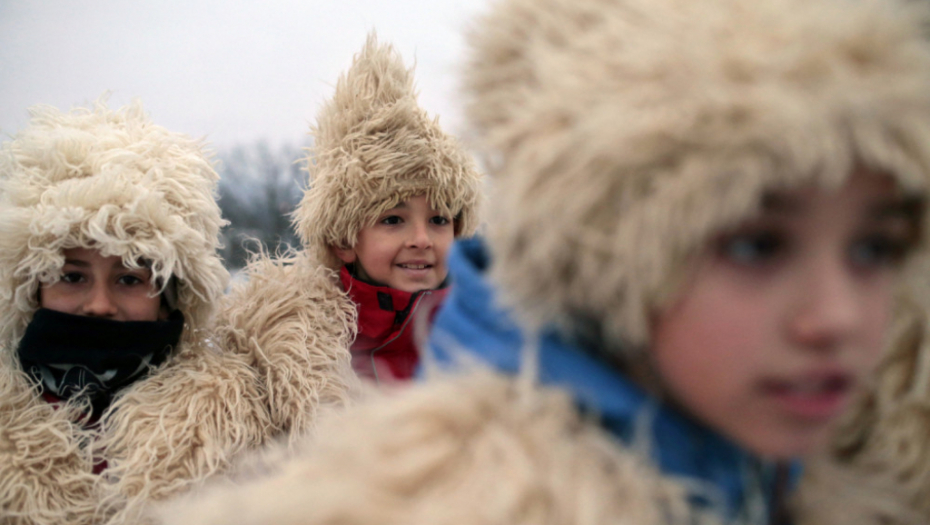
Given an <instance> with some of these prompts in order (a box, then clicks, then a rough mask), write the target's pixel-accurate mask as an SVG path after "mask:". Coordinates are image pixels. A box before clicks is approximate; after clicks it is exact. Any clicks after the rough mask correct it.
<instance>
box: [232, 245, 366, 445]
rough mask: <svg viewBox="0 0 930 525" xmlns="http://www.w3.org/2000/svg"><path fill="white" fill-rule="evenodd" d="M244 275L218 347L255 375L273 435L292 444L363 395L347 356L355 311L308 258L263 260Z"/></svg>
mask: <svg viewBox="0 0 930 525" xmlns="http://www.w3.org/2000/svg"><path fill="white" fill-rule="evenodd" d="M243 272H244V274H245V276H246V279H245V282H242V283H240V284H237V285H235V286H234V287H233V289H232V290H231V291H230V293H229V295H228V296H227V297H226V298H225V299H224V300H223V302H222V303H221V306H220V310H219V314H218V316H217V327H216V336H215V337H216V341H217V344H218V345H219V346H221V347H222V348H223V349H224V351H228V352H233V353H237V354H241V355H244V356H246V358H247V360H248V362H249V364H250V366H252V367H254V368H255V369H256V370H257V372H258V375H259V380H260V382H261V384H262V385H263V396H264V399H263V401H264V406H265V407H266V409H267V411H268V413H269V414H270V418H271V422H272V424H273V425H274V426H275V432H276V433H287V434H288V435H289V436H290V439H292V440H293V439H296V437H297V436H299V435H302V434H305V433H307V432H310V431H312V430H313V428H314V426H315V424H316V419H317V417H318V415H319V413H320V412H321V411H322V410H324V409H326V408H328V407H338V406H343V405H345V404H346V403H347V402H348V400H349V398H350V393H351V392H353V391H355V390H356V389H357V388H358V379H357V377H356V376H355V373H354V372H353V371H352V366H351V357H350V354H349V350H348V348H349V345H350V344H351V342H352V341H353V340H354V339H355V332H356V327H357V322H356V317H357V314H356V308H355V304H354V303H353V302H352V300H351V299H349V297H348V296H347V295H346V294H345V292H343V291H342V289H341V287H340V285H339V284H338V278H337V276H336V275H335V274H334V273H333V272H332V271H331V270H329V269H327V268H325V267H323V266H322V265H321V264H320V263H318V262H316V261H314V260H312V259H310V258H309V257H307V255H306V254H305V253H291V254H286V255H284V256H282V257H280V258H278V259H271V258H269V257H268V256H266V255H259V256H258V257H256V258H255V259H254V260H252V261H251V262H250V263H249V265H248V266H247V267H246V268H245V269H244V270H243Z"/></svg>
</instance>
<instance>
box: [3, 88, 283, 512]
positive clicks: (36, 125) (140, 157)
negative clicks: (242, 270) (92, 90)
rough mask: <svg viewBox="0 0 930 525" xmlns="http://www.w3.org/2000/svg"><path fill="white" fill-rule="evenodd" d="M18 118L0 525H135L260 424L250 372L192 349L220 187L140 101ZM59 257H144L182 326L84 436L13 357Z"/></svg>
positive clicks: (219, 276)
mask: <svg viewBox="0 0 930 525" xmlns="http://www.w3.org/2000/svg"><path fill="white" fill-rule="evenodd" d="M31 114H32V121H31V123H30V125H29V126H28V127H27V128H25V129H24V130H23V131H21V132H20V133H18V134H17V135H16V136H15V137H13V139H12V140H11V141H8V142H5V143H4V144H3V146H2V152H0V522H2V523H4V524H17V525H19V524H22V525H26V524H31V525H32V524H34V525H39V524H53V523H54V524H62V523H68V524H85V523H102V522H106V521H107V520H110V519H112V520H113V521H114V522H122V521H126V522H134V521H135V516H137V514H138V512H140V511H141V509H142V508H143V507H144V505H145V504H146V503H147V502H149V501H152V500H157V499H163V498H165V497H167V496H169V495H172V494H176V493H178V492H181V491H183V490H186V489H187V488H189V487H191V486H192V485H196V484H198V483H200V482H201V481H202V480H204V479H205V478H207V477H209V476H210V475H212V474H215V473H217V472H220V471H222V470H223V469H225V468H226V466H227V465H228V464H229V462H230V460H231V458H232V457H233V456H235V455H236V454H237V453H239V452H241V451H244V450H245V449H248V448H250V447H254V446H256V445H257V444H258V443H260V442H261V436H262V435H263V432H264V430H265V429H266V428H267V427H268V426H269V422H268V420H267V417H266V416H265V412H264V411H262V410H260V404H259V402H260V400H261V396H260V392H261V390H260V388H259V383H258V378H257V376H256V375H255V372H254V370H253V369H251V368H250V367H249V366H248V364H247V363H246V362H245V360H244V359H243V358H242V357H241V356H238V355H234V354H228V353H222V352H219V351H218V350H217V348H215V347H213V346H211V345H210V344H209V342H208V341H206V340H205V330H206V329H208V328H209V322H210V319H211V316H212V311H213V308H214V304H213V303H214V302H215V301H216V300H217V299H218V298H219V297H220V296H221V295H222V293H223V290H224V288H225V286H226V282H227V279H228V274H227V272H226V270H225V269H224V268H223V265H222V264H221V261H220V260H219V257H218V256H217V254H216V248H217V245H218V232H219V228H220V226H221V225H222V224H223V221H222V219H221V218H220V212H219V208H218V206H217V205H216V201H215V199H214V191H215V187H216V181H217V178H218V177H217V175H216V172H215V171H214V170H213V167H212V164H211V161H210V156H209V154H208V153H207V152H206V151H205V149H204V146H203V144H202V143H200V142H199V141H195V140H192V139H190V138H189V137H187V136H184V135H181V134H177V133H172V132H170V131H168V130H166V129H164V128H162V127H160V126H157V125H155V124H153V123H152V122H151V121H150V120H149V118H148V116H147V115H146V114H145V113H144V111H143V110H142V107H141V105H140V104H138V103H135V104H133V105H130V106H128V107H125V108H122V109H119V110H111V109H109V108H107V107H106V104H105V102H104V101H100V102H98V103H97V104H95V105H94V106H93V107H91V108H81V109H75V110H73V111H71V112H70V113H63V112H60V111H58V110H57V109H55V108H51V107H36V108H33V109H32V110H31ZM73 247H82V248H88V249H95V250H99V252H100V253H102V254H103V255H105V256H111V255H113V256H118V257H121V258H122V259H123V264H124V265H126V266H130V267H132V266H137V265H138V264H139V261H142V260H144V261H147V263H148V265H149V267H150V268H151V272H152V275H153V277H152V279H153V284H155V285H156V286H157V285H159V284H160V283H162V284H166V283H168V281H169V278H171V277H172V276H173V277H174V278H175V279H176V281H177V296H178V297H177V308H178V309H179V310H180V311H181V312H182V313H183V314H184V316H185V319H186V324H185V327H184V331H183V333H182V336H181V340H180V342H179V344H178V347H177V348H176V349H175V351H174V352H173V354H172V355H171V356H170V357H169V359H168V360H167V361H166V362H165V363H163V364H162V365H161V366H159V367H158V368H157V369H155V370H153V371H152V372H151V373H150V374H149V375H148V376H146V377H145V378H143V379H140V380H138V381H137V382H135V383H133V384H132V385H130V386H127V387H126V388H124V389H123V390H121V391H120V392H119V393H118V395H117V397H116V398H115V400H114V401H113V403H112V404H111V405H110V407H109V408H108V409H107V411H106V412H105V413H104V414H103V415H102V417H101V419H100V421H99V424H98V425H96V426H93V427H91V426H89V425H87V424H86V421H83V420H82V414H83V413H85V411H86V407H82V406H79V405H78V404H77V403H78V402H71V403H65V404H63V405H61V406H52V405H50V404H49V403H47V402H46V401H44V400H43V398H42V397H41V396H40V392H39V389H38V387H37V386H36V385H35V384H34V383H33V382H32V380H31V379H29V378H28V377H27V375H26V374H25V372H23V370H22V367H21V365H20V364H19V362H18V358H17V356H16V349H17V347H18V343H19V340H20V338H21V337H22V334H23V331H24V330H25V328H26V326H27V325H28V324H29V321H30V319H31V318H32V315H33V313H34V312H35V310H36V309H37V308H38V306H39V305H38V293H37V292H38V290H39V287H40V285H41V284H42V283H53V282H55V281H56V280H57V279H58V278H59V276H60V275H61V268H62V265H63V264H64V255H63V253H62V251H63V250H65V249H68V248H73ZM101 461H105V462H106V469H105V470H104V471H103V473H102V474H100V475H93V474H92V472H93V469H94V466H95V464H98V463H99V462H101Z"/></svg>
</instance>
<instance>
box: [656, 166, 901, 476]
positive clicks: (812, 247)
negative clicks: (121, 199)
mask: <svg viewBox="0 0 930 525" xmlns="http://www.w3.org/2000/svg"><path fill="white" fill-rule="evenodd" d="M905 208H906V207H905V205H904V203H903V202H902V200H901V199H900V198H898V197H896V193H895V191H894V184H893V182H892V181H891V180H890V179H888V178H884V177H880V176H877V175H871V174H866V173H859V174H856V175H855V176H854V177H853V178H852V179H851V181H850V182H849V183H848V184H847V185H846V186H845V187H843V188H842V189H840V190H839V191H837V192H833V193H827V192H824V191H822V190H817V189H804V190H794V191H786V192H782V193H777V194H773V195H772V196H771V198H770V199H766V202H765V203H764V205H763V211H762V212H761V214H760V215H759V217H758V218H757V219H754V220H750V221H748V222H746V223H744V224H742V225H741V226H740V227H739V228H738V229H737V230H735V231H734V232H732V233H730V234H728V235H725V236H723V237H721V238H719V239H715V240H714V241H712V243H711V245H710V246H709V247H708V250H707V251H706V254H705V255H704V256H703V257H702V258H701V259H700V261H699V262H698V263H697V265H696V267H695V271H694V274H693V279H692V280H690V281H689V283H688V284H686V285H685V286H686V287H685V289H684V290H683V293H682V294H681V295H680V296H679V297H678V299H677V300H676V301H675V302H673V304H672V305H671V306H670V307H669V308H668V309H667V310H665V311H663V312H661V313H660V314H659V315H658V316H657V318H656V319H655V323H654V325H653V339H652V340H653V344H654V347H653V349H652V356H653V359H654V364H655V366H656V369H657V372H658V374H659V376H660V378H661V380H662V381H663V384H664V386H665V388H666V389H667V390H668V391H669V393H670V394H671V396H672V399H673V400H674V401H675V402H677V403H678V404H679V405H680V406H682V407H683V408H684V409H685V410H686V411H688V412H689V413H691V414H692V415H695V416H697V417H698V418H699V419H701V420H703V421H704V422H705V423H708V424H709V425H710V426H712V427H714V428H716V429H717V430H719V431H721V432H722V433H724V434H725V435H728V436H729V437H730V438H732V439H734V440H735V441H737V442H739V443H741V444H742V445H743V446H746V447H748V448H749V449H751V450H754V451H755V452H757V453H759V454H762V455H765V456H769V457H777V458H788V457H795V456H799V455H803V454H806V453H808V452H810V451H812V450H814V449H816V448H817V447H818V446H820V445H822V444H824V443H825V442H826V439H827V437H828V433H829V430H830V427H831V423H832V422H833V421H834V420H835V418H836V416H837V415H838V414H839V413H840V412H841V411H842V410H843V409H844V407H846V405H847V404H848V402H849V400H850V395H851V394H852V392H853V389H854V388H855V387H856V386H857V385H858V384H859V383H861V382H862V380H863V378H864V377H865V376H866V375H867V374H868V373H869V372H870V371H871V370H872V368H873V366H874V365H875V364H876V362H877V360H878V359H879V356H880V353H881V349H882V346H883V342H884V336H885V332H886V328H887V327H888V324H889V318H890V310H891V304H892V287H893V278H894V275H895V273H896V269H897V266H898V264H897V263H898V262H899V260H900V258H901V256H902V254H903V253H904V252H905V251H906V249H907V247H908V246H909V245H910V242H911V239H912V238H913V236H914V233H915V228H916V225H915V221H914V220H913V218H912V217H910V216H909V214H908V213H907V212H906V209H905ZM910 215H913V214H910Z"/></svg>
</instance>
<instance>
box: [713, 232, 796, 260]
mask: <svg viewBox="0 0 930 525" xmlns="http://www.w3.org/2000/svg"><path fill="white" fill-rule="evenodd" d="M784 248H785V240H784V238H783V237H782V236H781V235H779V234H777V233H775V232H760V233H747V234H737V235H732V236H730V237H727V238H726V239H724V240H723V242H722V243H721V244H720V255H721V256H723V257H724V258H726V259H727V260H729V261H731V262H734V263H736V264H742V265H758V264H764V263H766V262H769V261H771V260H772V259H773V258H774V257H776V256H777V255H778V254H779V253H780V252H781V251H782V250H784Z"/></svg>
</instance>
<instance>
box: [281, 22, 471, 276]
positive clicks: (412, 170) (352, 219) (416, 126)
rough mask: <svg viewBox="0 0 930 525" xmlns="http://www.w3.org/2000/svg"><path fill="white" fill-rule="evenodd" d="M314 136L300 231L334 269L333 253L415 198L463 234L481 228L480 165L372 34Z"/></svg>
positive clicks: (324, 111) (394, 53)
mask: <svg viewBox="0 0 930 525" xmlns="http://www.w3.org/2000/svg"><path fill="white" fill-rule="evenodd" d="M311 133H312V135H313V137H314V145H313V146H312V148H310V156H309V158H308V170H309V172H310V187H309V189H308V190H307V192H306V193H305V194H304V197H303V200H302V201H301V202H300V205H299V206H298V208H297V211H296V212H295V213H294V225H295V227H296V229H297V231H298V233H299V234H300V237H301V239H302V240H303V243H304V246H305V247H306V248H307V249H308V251H310V252H311V253H312V254H313V255H314V256H315V257H317V258H318V259H319V260H320V261H321V262H323V263H324V264H326V265H327V266H328V267H330V268H334V269H335V268H339V267H340V266H342V262H341V261H340V260H339V258H338V257H337V256H336V255H335V254H334V253H333V252H332V250H331V247H341V248H351V247H354V246H355V243H356V242H357V239H358V232H359V231H360V230H361V229H362V228H363V227H365V226H368V225H371V224H373V223H374V222H375V220H376V219H377V218H378V216H379V215H380V214H382V213H384V212H385V211H387V210H389V209H391V208H393V207H395V206H397V205H398V204H400V203H401V202H403V201H404V200H406V199H408V198H411V197H415V196H418V195H424V194H425V195H426V197H427V199H428V200H429V202H430V204H431V205H433V206H434V207H436V209H437V210H439V211H440V212H442V213H444V214H448V215H449V216H450V217H455V218H456V219H457V220H456V227H455V233H456V235H457V236H460V235H464V236H468V235H471V234H472V233H474V231H475V229H476V228H477V225H478V204H479V199H480V176H479V174H478V172H477V170H476V168H475V165H474V162H473V161H472V159H471V157H470V156H469V155H468V154H467V153H466V152H465V150H464V149H463V148H462V146H461V145H460V144H459V143H458V141H456V139H455V138H453V137H451V136H449V135H447V134H445V133H443V131H442V129H440V127H439V121H438V119H431V118H430V117H429V116H428V115H427V114H426V111H424V110H423V109H421V108H420V107H419V105H418V104H417V93H416V91H415V89H414V85H413V70H412V69H407V68H406V67H404V64H403V61H402V60H401V57H400V55H399V54H398V53H397V51H395V50H394V48H393V46H391V45H390V44H380V45H379V44H378V40H377V37H376V35H375V34H374V33H372V34H370V35H369V36H368V39H367V41H366V43H365V47H364V48H363V49H362V51H361V52H360V53H359V54H358V55H356V56H355V58H354V60H353V62H352V66H351V67H350V68H349V70H348V71H347V72H346V73H345V74H344V75H342V76H341V77H340V78H339V81H338V83H337V84H336V93H335V94H334V95H333V98H332V99H331V100H329V101H328V102H327V103H326V104H325V105H324V106H323V107H322V109H321V110H320V112H319V115H318V116H317V123H316V126H315V127H313V129H312V130H311Z"/></svg>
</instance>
